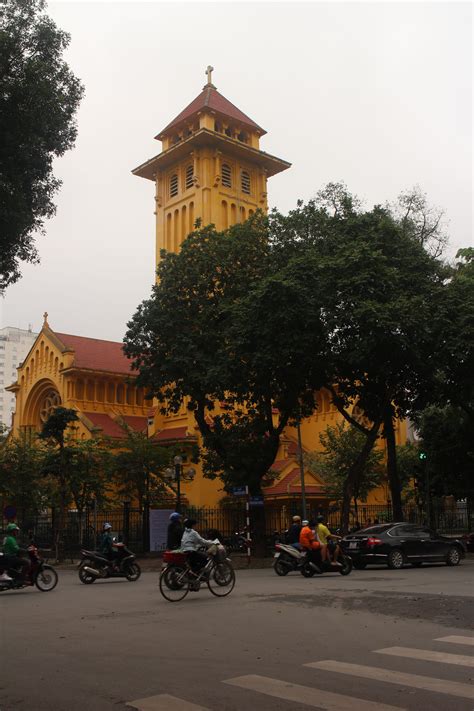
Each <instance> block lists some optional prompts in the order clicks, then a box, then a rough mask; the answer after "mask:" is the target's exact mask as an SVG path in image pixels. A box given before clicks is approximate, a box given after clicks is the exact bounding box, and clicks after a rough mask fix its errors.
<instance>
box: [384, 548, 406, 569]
mask: <svg viewBox="0 0 474 711" xmlns="http://www.w3.org/2000/svg"><path fill="white" fill-rule="evenodd" d="M404 562H405V559H404V557H403V553H402V552H401V550H399V549H398V548H394V550H392V551H390V553H389V554H388V557H387V565H388V567H389V568H391V569H392V570H400V568H403V564H404Z"/></svg>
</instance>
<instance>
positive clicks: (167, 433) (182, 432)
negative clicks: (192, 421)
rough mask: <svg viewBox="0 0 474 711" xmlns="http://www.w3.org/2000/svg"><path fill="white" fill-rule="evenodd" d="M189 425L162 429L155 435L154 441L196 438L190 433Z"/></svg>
mask: <svg viewBox="0 0 474 711" xmlns="http://www.w3.org/2000/svg"><path fill="white" fill-rule="evenodd" d="M187 432H188V428H187V427H170V428H169V429H167V430H161V432H158V433H157V434H155V435H154V436H153V441H154V442H175V441H179V440H187V439H196V438H195V437H193V436H192V435H188V434H187Z"/></svg>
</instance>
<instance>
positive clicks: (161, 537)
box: [150, 509, 174, 551]
mask: <svg viewBox="0 0 474 711" xmlns="http://www.w3.org/2000/svg"><path fill="white" fill-rule="evenodd" d="M173 511H174V509H150V551H164V550H166V538H167V534H168V524H169V522H170V515H171V514H172V513H173Z"/></svg>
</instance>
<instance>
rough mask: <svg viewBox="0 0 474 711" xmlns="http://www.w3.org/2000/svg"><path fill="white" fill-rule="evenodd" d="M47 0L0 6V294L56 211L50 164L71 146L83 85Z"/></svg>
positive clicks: (30, 256)
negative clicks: (70, 62) (66, 56)
mask: <svg viewBox="0 0 474 711" xmlns="http://www.w3.org/2000/svg"><path fill="white" fill-rule="evenodd" d="M45 4H46V3H45V2H44V0H8V2H2V3H1V5H0V96H1V97H2V100H1V103H0V135H1V136H2V140H1V142H0V173H1V176H2V179H1V181H0V235H1V237H0V240H1V241H0V245H1V247H0V292H1V291H3V290H4V289H5V288H6V287H7V286H8V285H9V284H13V283H14V282H16V281H17V280H18V279H19V278H20V263H21V262H22V261H26V262H33V263H34V262H38V254H37V251H36V248H35V242H34V237H35V234H37V233H38V232H42V231H43V225H44V220H45V219H47V218H49V217H51V216H52V215H54V213H55V209H56V208H55V205H54V203H53V201H52V198H53V196H54V194H55V193H56V192H57V190H58V189H59V187H60V185H61V181H60V180H58V179H57V178H55V177H54V175H53V160H54V158H55V157H58V156H62V155H63V154H64V153H65V152H66V151H67V150H69V149H70V148H72V146H73V145H74V141H75V138H76V132H77V131H76V123H75V119H74V116H75V113H76V110H77V108H78V106H79V102H80V100H81V96H82V93H83V88H82V86H81V83H80V81H79V80H78V79H77V78H76V77H75V76H74V75H73V73H72V72H71V70H70V69H69V67H68V66H67V64H66V62H65V61H64V59H63V53H64V50H65V49H66V48H67V46H68V44H69V35H68V34H67V33H66V32H63V31H62V30H60V29H58V28H57V27H56V25H55V24H54V22H53V21H52V20H51V19H50V18H49V17H48V16H47V15H45V14H44V12H43V11H44V8H45Z"/></svg>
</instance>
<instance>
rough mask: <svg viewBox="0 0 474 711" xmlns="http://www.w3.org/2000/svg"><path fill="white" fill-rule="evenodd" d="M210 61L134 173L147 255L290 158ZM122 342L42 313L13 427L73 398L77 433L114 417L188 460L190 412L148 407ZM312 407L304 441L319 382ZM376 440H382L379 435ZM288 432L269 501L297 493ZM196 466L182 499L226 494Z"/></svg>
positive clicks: (251, 206) (221, 217)
mask: <svg viewBox="0 0 474 711" xmlns="http://www.w3.org/2000/svg"><path fill="white" fill-rule="evenodd" d="M212 71H213V69H212V67H208V69H207V72H206V74H207V83H206V84H205V86H204V87H203V89H202V91H201V93H200V94H199V95H198V96H197V97H196V98H195V99H194V100H193V101H191V103H190V104H189V105H188V106H187V107H186V108H185V109H183V111H181V112H180V113H179V114H178V115H177V116H176V118H175V119H173V120H172V121H171V122H170V123H169V124H168V125H167V126H166V127H165V128H164V129H163V130H161V131H160V133H158V135H157V136H156V139H157V140H160V141H161V143H162V150H161V152H160V153H158V154H157V155H155V156H154V157H152V158H150V159H149V160H147V161H145V162H144V163H142V164H141V165H140V166H138V167H137V168H136V169H135V170H133V174H134V175H136V176H139V177H142V178H145V179H147V180H150V181H152V182H153V184H154V193H155V198H154V199H155V214H156V260H157V261H158V260H159V258H160V251H161V250H162V249H165V250H167V251H172V252H176V251H178V250H179V248H180V245H181V243H182V242H183V240H184V239H185V238H186V236H187V235H188V234H189V232H191V231H192V229H193V226H194V223H195V221H196V219H197V218H200V219H201V221H202V224H204V225H206V224H209V223H213V224H215V225H216V227H217V229H219V230H222V229H225V228H227V227H229V226H230V225H232V224H235V223H237V222H243V221H244V220H246V219H247V218H248V217H249V216H250V215H252V214H253V213H254V212H255V211H256V210H258V209H261V210H264V211H266V210H267V183H268V179H269V178H271V177H272V176H273V175H276V174H278V173H280V172H281V171H283V170H286V169H288V168H289V167H290V163H288V162H287V161H285V160H282V159H281V158H277V157H275V156H272V155H270V154H268V153H266V152H265V151H263V150H261V148H260V140H261V138H262V137H263V136H264V135H265V133H266V132H265V130H264V129H263V128H261V127H260V126H259V125H258V124H256V123H255V122H254V121H253V120H252V119H251V118H249V117H248V116H247V115H246V114H244V113H243V112H242V111H241V110H240V109H238V108H237V107H236V106H234V104H232V103H231V102H230V101H229V100H228V99H226V98H225V97H224V96H223V95H222V94H220V93H219V92H218V91H217V89H216V87H215V86H214V85H213V83H212ZM133 375H134V374H133V372H131V370H130V363H129V361H128V360H127V359H126V357H125V356H124V354H123V351H122V344H121V343H115V342H110V341H102V340H100V339H93V338H86V337H82V336H75V335H68V334H64V333H57V332H55V331H54V330H53V329H52V328H51V327H50V326H49V323H48V320H47V314H45V319H44V324H43V328H42V329H41V332H40V333H39V335H38V337H37V339H36V341H35V343H34V345H33V347H32V348H31V350H30V352H29V354H28V356H27V357H26V358H25V360H24V362H23V363H22V364H21V365H20V367H19V368H18V378H17V381H16V382H15V383H14V384H13V385H11V386H10V387H9V388H8V389H9V390H10V391H11V392H14V393H15V395H16V411H15V414H14V419H13V434H17V433H18V432H20V431H21V430H23V431H24V430H39V429H40V428H41V425H42V423H43V422H44V421H45V420H46V419H47V417H48V415H49V414H50V412H51V410H52V409H53V408H54V407H55V406H57V405H62V406H64V407H68V408H74V409H75V410H76V411H77V413H78V417H79V423H78V431H77V436H79V437H80V438H83V439H86V438H90V437H93V436H98V435H101V434H103V435H107V436H110V437H117V438H119V437H120V436H123V430H122V428H121V427H120V424H119V423H120V421H121V420H124V421H125V422H126V423H127V424H128V425H129V426H130V427H132V428H133V429H135V430H137V431H143V432H147V434H148V436H149V437H150V438H152V439H153V441H155V442H156V443H157V444H160V445H163V446H166V445H172V446H173V451H176V449H178V450H179V451H180V452H181V454H182V456H183V461H184V465H183V469H184V472H185V471H186V467H187V465H188V464H189V463H190V457H191V452H192V449H193V447H194V448H195V446H196V445H199V444H200V442H201V438H200V434H199V430H198V429H197V426H196V423H195V421H194V417H193V414H192V413H191V412H189V411H188V410H187V409H186V407H185V405H184V404H183V407H182V409H181V410H180V412H178V413H176V414H174V415H170V416H163V415H161V414H160V413H159V411H158V409H157V408H153V409H152V410H151V411H150V402H149V401H146V400H145V393H144V392H143V390H142V389H141V388H138V387H136V385H135V384H134V382H133ZM317 400H318V408H317V411H316V412H315V413H314V415H313V416H312V417H310V418H308V419H307V420H305V421H303V422H302V424H301V436H302V445H303V450H304V451H314V450H316V449H320V447H321V445H320V442H319V435H320V434H321V433H322V432H323V431H324V430H325V429H326V427H327V426H329V425H334V424H335V423H336V422H339V421H340V415H339V413H338V412H337V410H336V408H335V407H334V406H333V405H332V403H331V399H330V396H329V393H328V392H325V391H321V392H319V393H318V395H317ZM396 441H397V444H401V443H404V442H405V441H406V423H404V422H398V423H397V429H396ZM381 446H382V445H381ZM297 451H298V448H297V433H296V430H295V429H294V428H291V427H287V428H286V430H285V432H284V434H283V436H282V438H281V446H280V449H279V452H278V455H277V458H276V461H275V463H274V465H273V467H272V475H274V477H273V476H272V480H271V482H270V483H269V485H268V486H266V487H265V489H264V497H265V500H266V501H268V502H273V503H278V504H279V505H282V506H284V505H288V504H289V503H290V502H291V501H294V500H295V498H299V497H300V496H301V477H300V468H299V461H298V456H297ZM193 468H195V469H196V470H197V471H196V475H195V477H194V479H193V480H192V481H183V484H182V489H183V495H184V497H185V499H186V500H187V501H188V502H189V503H190V504H192V505H194V506H197V507H204V506H206V507H214V506H218V505H219V502H220V501H221V500H222V499H223V497H224V496H225V492H224V491H223V490H222V484H221V483H220V482H219V481H218V480H209V479H205V478H204V477H203V474H202V471H201V469H200V466H199V464H198V465H193ZM304 478H305V488H306V496H307V499H308V501H309V502H310V504H311V507H312V508H313V509H316V508H326V506H327V503H328V501H327V497H326V495H325V493H324V486H323V482H322V481H321V480H320V479H319V478H318V477H317V476H316V475H314V474H312V473H310V472H309V471H305V475H304ZM387 500H388V493H387V490H386V488H385V487H380V488H379V489H377V490H375V491H374V492H373V493H372V494H371V497H370V503H372V504H386V502H387Z"/></svg>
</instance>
